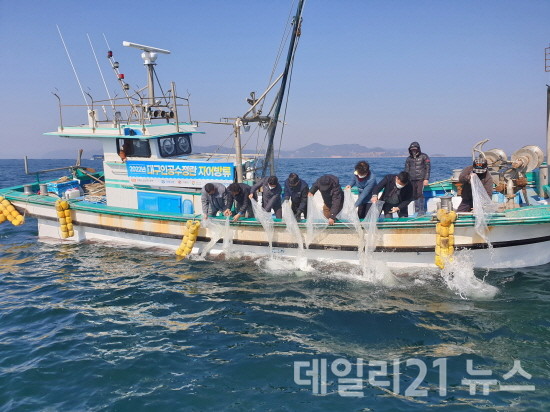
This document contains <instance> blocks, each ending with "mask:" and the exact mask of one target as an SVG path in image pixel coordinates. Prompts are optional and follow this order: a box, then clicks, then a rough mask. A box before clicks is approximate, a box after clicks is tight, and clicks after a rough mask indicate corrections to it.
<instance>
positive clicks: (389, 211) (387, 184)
mask: <svg viewBox="0 0 550 412" xmlns="http://www.w3.org/2000/svg"><path fill="white" fill-rule="evenodd" d="M382 189H383V190H384V192H383V193H382V195H381V196H380V199H378V193H380V191H381V190H382ZM372 192H373V193H374V195H373V196H372V198H371V202H372V203H376V202H377V201H378V200H383V201H384V206H383V207H382V211H383V212H384V217H385V218H386V219H391V218H392V217H393V214H394V213H397V215H398V216H399V217H407V216H409V212H408V210H407V208H408V206H409V203H411V201H412V200H413V189H412V185H411V183H410V178H409V174H408V173H407V172H400V173H399V174H398V175H392V174H389V175H386V176H384V178H383V179H382V180H381V181H380V182H379V183H378V184H377V185H376V186H375V187H374V189H373V190H372Z"/></svg>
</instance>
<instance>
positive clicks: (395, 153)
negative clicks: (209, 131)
mask: <svg viewBox="0 0 550 412" xmlns="http://www.w3.org/2000/svg"><path fill="white" fill-rule="evenodd" d="M194 149H195V150H196V151H197V152H203V153H213V152H216V153H223V154H226V153H233V152H234V149H233V148H228V147H218V146H216V145H212V146H195V148H194ZM243 153H248V154H250V153H255V151H253V150H243ZM408 155H409V153H408V151H407V149H384V148H382V147H365V146H362V145H360V144H337V145H324V144H320V143H312V144H310V145H307V146H304V147H302V148H300V149H296V150H281V153H280V157H284V158H303V157H322V158H330V157H404V156H408Z"/></svg>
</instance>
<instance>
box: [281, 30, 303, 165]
mask: <svg viewBox="0 0 550 412" xmlns="http://www.w3.org/2000/svg"><path fill="white" fill-rule="evenodd" d="M299 42H300V38H299V37H298V39H296V43H295V44H294V51H293V54H292V61H291V62H290V74H289V78H288V87H287V93H286V102H285V110H284V114H283V124H282V126H281V134H280V137H279V149H278V150H277V160H279V159H280V156H281V145H282V143H283V132H284V130H285V124H286V114H287V110H288V101H289V98H290V86H291V85H292V74H293V72H294V59H295V58H296V49H297V48H298V43H299Z"/></svg>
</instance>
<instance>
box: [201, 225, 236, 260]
mask: <svg viewBox="0 0 550 412" xmlns="http://www.w3.org/2000/svg"><path fill="white" fill-rule="evenodd" d="M201 226H202V227H203V228H206V229H208V234H209V236H210V242H208V244H207V245H206V246H205V247H204V249H203V251H202V253H201V257H203V258H204V257H206V255H207V254H208V253H209V252H210V250H212V248H213V247H214V245H215V244H216V243H218V241H219V240H220V239H222V238H223V251H224V253H225V254H226V255H227V254H228V253H229V249H230V248H231V245H232V244H233V230H232V229H231V226H230V222H229V217H227V218H225V222H222V221H220V220H218V219H212V218H210V219H203V220H202V222H201Z"/></svg>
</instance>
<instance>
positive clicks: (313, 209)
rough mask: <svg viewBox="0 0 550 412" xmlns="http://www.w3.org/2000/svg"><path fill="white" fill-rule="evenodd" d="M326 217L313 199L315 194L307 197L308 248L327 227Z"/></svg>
mask: <svg viewBox="0 0 550 412" xmlns="http://www.w3.org/2000/svg"><path fill="white" fill-rule="evenodd" d="M327 226H328V219H327V218H326V217H325V216H324V215H323V210H322V208H321V207H320V206H319V205H318V204H317V202H316V201H315V196H308V198H307V222H306V239H305V241H306V247H307V248H309V245H311V244H312V243H313V242H314V241H315V240H316V239H317V238H318V237H319V235H320V234H321V233H322V232H323V231H324V230H325V229H326V228H327Z"/></svg>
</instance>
